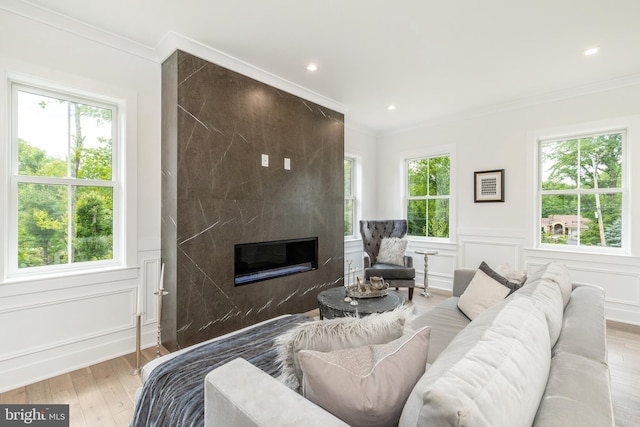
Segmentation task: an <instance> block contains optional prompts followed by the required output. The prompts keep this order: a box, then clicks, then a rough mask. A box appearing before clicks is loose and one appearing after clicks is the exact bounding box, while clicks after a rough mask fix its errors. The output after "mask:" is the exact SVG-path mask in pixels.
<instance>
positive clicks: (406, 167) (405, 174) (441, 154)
mask: <svg viewBox="0 0 640 427" xmlns="http://www.w3.org/2000/svg"><path fill="white" fill-rule="evenodd" d="M436 157H448V158H449V194H448V195H446V196H429V195H426V196H409V162H412V161H416V160H425V159H432V158H436ZM453 159H454V156H453V153H451V152H439V151H436V152H433V153H429V154H423V155H417V156H411V157H406V158H405V159H404V165H403V184H404V185H403V192H404V201H403V204H404V206H403V210H404V218H405V219H407V220H408V215H409V212H408V211H407V207H408V205H409V200H426V201H427V204H428V202H429V200H436V199H440V200H442V199H447V200H449V236H448V237H434V236H415V235H410V234H408V232H407V237H408V238H410V239H419V240H425V241H430V242H452V241H453V238H452V233H454V231H453V230H454V229H455V225H454V224H453V219H452V216H453V212H454V207H453V200H454V198H453V197H452V194H453V188H454V185H453V179H452V175H453V164H452V162H453Z"/></svg>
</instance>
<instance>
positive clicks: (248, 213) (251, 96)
mask: <svg viewBox="0 0 640 427" xmlns="http://www.w3.org/2000/svg"><path fill="white" fill-rule="evenodd" d="M262 154H267V155H269V167H262V166H261V155H262ZM285 158H289V159H290V161H291V169H290V170H286V169H285V168H284V159H285ZM343 158H344V116H343V115H342V114H340V113H337V112H335V111H332V110H330V109H327V108H325V107H322V106H320V105H317V104H315V103H313V102H310V101H307V100H305V99H302V98H299V97H297V96H294V95H291V94H289V93H286V92H283V91H282V90H279V89H276V88H274V87H271V86H269V85H266V84H264V83H261V82H259V81H256V80H254V79H251V78H249V77H246V76H243V75H241V74H238V73H236V72H233V71H230V70H228V69H225V68H223V67H221V66H218V65H216V64H213V63H210V62H207V61H205V60H203V59H200V58H197V57H195V56H193V55H191V54H189V53H186V52H183V51H176V52H174V53H173V55H171V56H170V57H169V58H168V59H167V60H166V61H165V62H164V63H163V65H162V261H163V262H164V263H165V281H164V287H165V289H166V290H167V291H168V292H169V294H168V295H167V296H166V297H165V298H164V300H163V310H162V316H163V317H162V334H163V344H164V345H165V346H166V347H167V348H168V349H170V350H174V349H177V348H183V347H186V346H189V345H191V344H195V343H198V342H202V341H204V340H206V339H209V338H212V337H215V336H218V335H221V334H224V333H226V332H229V331H232V330H236V329H239V328H242V327H244V326H248V325H251V324H254V323H257V322H260V321H262V320H265V319H268V318H272V317H274V316H277V315H280V314H284V313H295V312H304V311H308V310H311V309H313V308H316V307H317V300H316V297H317V294H318V292H320V291H321V290H322V289H324V288H327V287H332V286H335V285H337V284H341V279H342V274H343V271H344V267H343V260H344V249H343V248H344V242H343V182H344V180H343V170H344V169H343ZM309 236H317V237H318V269H316V270H312V271H307V272H304V273H300V274H294V275H290V276H284V277H278V278H274V279H271V280H266V281H261V282H256V283H251V284H248V285H244V286H238V287H236V286H234V245H236V244H242V243H251V242H260V241H274V240H286V239H297V238H301V237H309Z"/></svg>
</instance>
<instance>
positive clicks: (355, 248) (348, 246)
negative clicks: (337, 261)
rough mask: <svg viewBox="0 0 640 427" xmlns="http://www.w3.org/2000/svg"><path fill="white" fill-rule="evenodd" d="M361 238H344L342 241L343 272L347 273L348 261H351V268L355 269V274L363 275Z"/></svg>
mask: <svg viewBox="0 0 640 427" xmlns="http://www.w3.org/2000/svg"><path fill="white" fill-rule="evenodd" d="M362 253H363V249H362V240H360V239H357V240H345V241H344V274H345V276H346V275H347V274H348V273H349V271H348V269H349V261H351V268H352V269H353V270H355V274H356V275H359V276H361V277H362V276H363V268H364V266H363V263H364V259H363V257H362Z"/></svg>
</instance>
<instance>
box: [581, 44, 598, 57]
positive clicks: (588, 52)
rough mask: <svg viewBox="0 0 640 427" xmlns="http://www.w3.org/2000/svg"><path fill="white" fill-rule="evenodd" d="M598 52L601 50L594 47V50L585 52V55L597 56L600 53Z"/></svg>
mask: <svg viewBox="0 0 640 427" xmlns="http://www.w3.org/2000/svg"><path fill="white" fill-rule="evenodd" d="M598 50H599V49H598V46H595V47H592V48H590V49H587V50H585V51H584V54H585V55H586V56H589V55H595V54H596V53H598Z"/></svg>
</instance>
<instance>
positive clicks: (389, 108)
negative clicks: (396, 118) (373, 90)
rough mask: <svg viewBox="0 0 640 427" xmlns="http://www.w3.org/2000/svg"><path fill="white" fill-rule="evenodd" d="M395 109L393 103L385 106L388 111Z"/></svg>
mask: <svg viewBox="0 0 640 427" xmlns="http://www.w3.org/2000/svg"><path fill="white" fill-rule="evenodd" d="M395 109H396V106H395V105H393V104H391V105H389V106H387V110H389V111H393V110H395Z"/></svg>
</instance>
